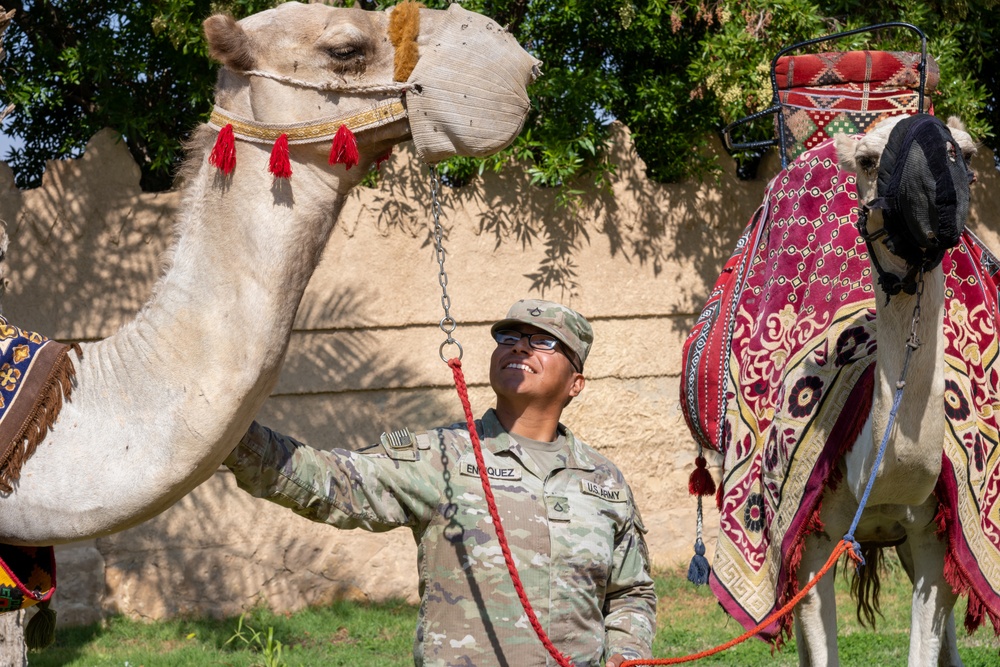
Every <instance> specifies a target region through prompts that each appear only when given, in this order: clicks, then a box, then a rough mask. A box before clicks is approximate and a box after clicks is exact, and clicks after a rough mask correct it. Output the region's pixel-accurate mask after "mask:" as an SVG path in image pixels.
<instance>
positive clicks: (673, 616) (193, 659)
mask: <svg viewBox="0 0 1000 667" xmlns="http://www.w3.org/2000/svg"><path fill="white" fill-rule="evenodd" d="M656 583H657V590H658V593H659V596H660V604H659V623H658V632H657V635H656V642H655V644H654V654H655V655H656V656H657V657H663V658H667V657H677V656H682V655H688V654H691V653H696V652H698V651H702V650H705V649H709V648H712V647H714V646H718V645H719V644H722V643H724V642H726V641H728V640H730V639H732V638H734V637H737V636H739V635H741V634H743V628H742V627H741V626H740V625H739V624H737V623H736V622H735V621H733V620H732V619H730V618H729V617H728V616H727V615H726V614H725V613H724V612H723V611H722V610H721V609H720V607H719V606H718V604H717V603H716V601H715V598H714V597H713V596H712V594H711V591H709V589H708V587H707V586H701V587H694V586H692V585H691V584H690V583H688V582H687V581H686V579H685V574H684V572H681V571H677V572H665V573H661V574H660V575H659V576H657V580H656ZM838 591H839V592H838V609H839V611H840V640H839V641H840V658H841V663H842V664H844V665H865V667H880V666H882V665H894V666H895V665H903V664H906V652H907V647H908V627H909V598H910V593H909V582H908V581H907V580H906V576H905V575H904V574H903V573H902V571H901V570H900V569H899V567H898V565H897V566H895V567H893V568H892V569H891V570H890V571H889V572H887V573H886V574H885V575H884V576H883V588H882V612H883V614H884V616H885V618H884V619H882V620H881V621H880V622H879V625H878V631H877V632H872V631H871V630H868V629H865V628H863V627H862V626H861V625H860V624H859V623H858V622H857V620H856V619H855V618H854V607H853V604H852V603H851V602H850V600H849V598H848V594H847V584H846V582H845V581H844V579H843V577H838ZM955 611H956V617H957V618H959V619H961V618H963V616H964V613H965V605H964V603H963V602H959V605H958V606H957V608H956V610H955ZM416 617H417V610H416V608H415V607H413V606H411V605H408V604H406V603H404V602H387V603H383V604H373V605H368V604H353V603H347V602H340V603H337V604H334V605H331V606H329V607H322V608H316V609H310V610H306V611H303V612H299V613H297V614H290V615H283V614H273V613H271V612H268V611H266V610H264V609H256V610H254V611H253V612H251V613H249V614H248V615H247V616H246V618H245V619H244V626H243V630H244V633H243V634H244V637H250V636H251V633H248V631H247V626H249V628H250V629H252V630H256V631H258V632H260V633H261V640H260V641H259V642H250V643H249V644H248V643H247V642H244V641H241V640H239V639H237V640H234V641H229V640H230V639H232V637H233V635H234V634H235V633H236V631H237V628H238V623H239V619H236V618H232V619H225V620H211V619H186V620H173V621H162V622H157V623H142V622H138V621H130V620H127V619H124V618H120V617H116V618H112V619H109V620H108V621H106V622H104V623H101V624H95V625H91V626H85V627H79V628H59V630H58V632H57V635H56V643H55V644H54V645H52V646H51V647H50V648H48V649H46V650H45V651H42V652H38V653H32V654H30V656H29V662H30V664H31V666H32V667H55V666H57V665H58V666H67V667H104V666H111V665H114V666H115V667H203V666H205V665H219V666H223V667H227V666H232V667H244V666H245V667H251V666H261V665H265V664H266V663H265V661H264V654H263V652H261V651H260V650H259V649H260V648H262V644H263V643H266V638H267V635H268V630H269V629H272V630H273V637H274V640H276V641H278V642H281V644H282V652H281V661H282V662H281V664H283V665H286V666H287V667H295V666H306V665H309V666H317V665H323V666H326V665H351V666H352V667H353V666H356V665H371V666H373V667H383V666H385V667H391V666H396V665H398V666H400V667H403V666H406V665H412V664H413V660H412V657H411V650H412V642H413V631H414V626H415V624H416ZM959 623H960V624H961V620H960V621H959ZM227 642H228V643H227ZM959 646H960V649H959V650H960V652H961V654H962V658H963V660H964V661H965V665H966V667H986V666H987V665H991V666H992V665H997V664H998V663H1000V642H998V640H997V639H996V638H995V637H994V636H993V632H992V630H991V629H990V628H981V629H980V630H979V631H978V632H977V633H976V634H975V635H972V636H971V637H969V636H968V635H966V634H965V631H964V630H963V629H962V628H961V627H960V628H959ZM254 648H256V649H258V650H252V649H254ZM797 663H798V661H797V659H796V652H795V642H794V640H793V641H791V642H789V644H788V645H787V646H786V647H785V648H784V649H783V650H782V651H781V652H777V653H775V654H774V655H772V654H771V649H770V647H769V646H768V645H766V644H764V643H763V642H761V641H759V640H749V641H747V642H744V643H743V644H740V645H738V646H736V647H734V648H732V649H730V650H728V651H725V652H724V653H721V654H717V655H715V656H713V657H711V658H706V659H703V660H699V661H698V662H697V663H690V664H699V665H734V666H735V665H739V666H740V667H754V666H758V665H759V666H764V665H767V666H768V667H771V666H781V665H796V664H797Z"/></svg>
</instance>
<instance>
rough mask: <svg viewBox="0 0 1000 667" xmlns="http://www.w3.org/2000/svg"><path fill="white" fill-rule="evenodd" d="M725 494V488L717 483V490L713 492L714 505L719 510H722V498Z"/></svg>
mask: <svg viewBox="0 0 1000 667" xmlns="http://www.w3.org/2000/svg"><path fill="white" fill-rule="evenodd" d="M725 495H726V492H725V490H724V489H723V487H722V485H721V484H719V490H718V491H716V492H715V507H716V509H718V510H719V511H720V512H721V511H722V498H723V496H725Z"/></svg>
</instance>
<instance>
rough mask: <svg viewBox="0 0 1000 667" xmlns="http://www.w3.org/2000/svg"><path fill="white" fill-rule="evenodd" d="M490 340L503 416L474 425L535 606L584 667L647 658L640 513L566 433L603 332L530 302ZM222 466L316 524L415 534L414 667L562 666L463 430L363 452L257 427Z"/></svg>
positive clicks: (617, 481) (605, 463)
mask: <svg viewBox="0 0 1000 667" xmlns="http://www.w3.org/2000/svg"><path fill="white" fill-rule="evenodd" d="M492 333H493V338H494V339H495V340H496V343H497V346H496V349H495V350H494V351H493V356H492V359H491V362H490V384H491V386H492V388H493V391H494V392H495V393H496V408H495V409H492V410H489V411H487V412H486V414H484V415H483V417H482V419H480V420H478V421H477V422H476V430H477V432H478V434H479V438H480V441H481V444H482V453H483V457H484V463H485V467H486V470H487V475H488V477H489V478H490V483H491V488H492V490H493V494H494V496H495V499H496V505H497V509H498V511H499V516H500V521H501V522H502V524H503V527H504V531H505V533H506V535H507V539H508V542H509V545H510V550H511V553H512V555H513V558H514V562H515V564H516V565H517V567H518V571H519V574H520V577H521V581H522V583H523V584H524V589H525V592H526V594H527V598H528V600H529V601H530V603H531V605H532V607H533V609H534V610H535V613H536V615H537V617H538V620H539V621H540V623H541V625H542V627H543V628H544V629H545V631H546V633H547V634H548V636H549V638H550V639H551V640H552V643H553V644H554V645H555V646H556V648H558V649H559V650H560V652H562V653H563V655H565V656H566V657H568V658H569V659H570V660H571V661H572V663H573V664H574V665H592V666H595V667H599V666H600V665H602V664H605V665H607V666H608V667H618V666H619V665H620V664H621V663H622V662H623V661H625V660H628V659H640V658H649V657H650V656H651V644H652V641H653V632H654V624H655V620H656V595H655V593H654V591H653V581H652V579H651V578H650V574H649V559H648V555H647V551H646V543H645V539H644V537H643V535H644V533H645V532H646V531H645V528H644V527H643V525H642V521H641V518H640V516H639V510H638V508H637V507H636V505H635V500H634V499H633V497H632V492H631V490H630V489H629V487H628V485H627V484H626V482H625V479H624V478H623V477H622V474H621V472H620V471H619V470H618V468H617V467H616V466H615V465H614V464H613V463H611V461H609V460H608V459H606V458H605V457H604V456H602V455H601V454H599V453H597V452H596V451H595V450H594V449H592V448H591V447H589V446H588V445H586V444H585V443H583V442H582V441H580V440H578V439H577V438H576V437H574V435H573V434H572V433H571V432H570V430H569V429H567V428H566V427H565V426H563V425H562V424H561V423H559V418H560V416H561V415H562V411H563V408H564V407H565V406H566V405H568V404H569V402H570V401H571V400H572V399H573V397H575V396H577V395H579V393H580V392H581V391H582V390H583V388H584V384H585V379H584V376H583V365H584V362H585V361H586V360H587V353H588V352H589V351H590V345H591V342H592V341H593V329H592V328H591V326H590V323H589V322H587V320H586V319H584V318H583V317H582V316H581V315H580V314H579V313H577V312H575V311H573V310H571V309H569V308H567V307H565V306H563V305H560V304H557V303H553V302H550V301H541V300H536V299H526V300H521V301H518V302H517V303H515V304H514V305H513V306H512V307H511V309H510V311H509V312H508V313H507V317H506V318H505V319H503V320H501V321H499V322H497V323H496V324H494V325H493V327H492ZM226 465H227V466H229V468H230V469H231V470H232V471H233V472H234V473H235V475H236V479H237V481H238V483H239V485H240V488H242V489H244V490H246V491H247V492H249V493H251V494H253V495H254V496H257V497H260V498H267V499H268V500H271V501H273V502H276V503H279V504H281V505H284V506H287V507H290V508H291V509H292V510H293V511H295V512H296V513H297V514H301V515H302V516H305V517H308V518H309V519H312V520H313V521H321V522H326V523H329V524H331V525H334V526H337V527H339V528H363V529H365V530H371V531H384V530H389V529H390V528H396V527H404V526H405V527H407V528H409V529H410V530H411V531H412V532H413V536H414V539H415V540H416V542H417V545H418V569H419V576H420V612H419V622H418V624H417V632H416V639H415V641H414V649H413V657H414V662H415V664H416V665H418V666H419V665H428V666H430V665H505V666H510V667H522V666H535V665H547V664H554V661H553V660H552V659H551V658H550V657H549V654H548V652H547V651H546V650H545V648H544V647H543V646H542V644H541V642H540V641H539V640H538V638H537V636H536V634H535V631H534V630H533V629H532V627H531V625H530V623H529V622H528V620H527V615H526V614H525V612H524V610H523V609H522V607H521V603H520V601H519V599H518V596H517V593H516V591H515V589H514V586H513V584H512V582H511V578H510V576H509V574H508V571H507V568H506V565H505V561H504V558H503V555H502V552H501V548H500V544H499V542H498V541H497V537H496V532H495V530H494V528H493V526H492V525H491V524H492V522H491V520H490V516H489V512H488V509H487V505H486V501H485V499H484V493H483V489H482V483H481V481H480V477H479V469H478V466H477V465H476V459H475V455H474V452H473V449H472V444H471V441H470V439H469V433H468V429H467V426H466V423H465V422H460V423H457V424H453V425H451V426H448V427H442V428H436V429H433V430H431V431H427V432H423V433H418V434H414V433H411V432H410V431H409V430H407V429H403V430H399V431H393V432H392V433H386V434H383V435H382V437H381V442H380V443H379V444H377V445H373V446H372V447H370V448H367V449H365V450H362V451H360V452H358V451H349V450H343V449H333V450H330V451H322V450H317V449H312V448H310V447H308V446H306V445H303V444H301V443H299V442H296V441H295V440H293V439H292V438H289V437H286V436H283V435H280V434H278V433H275V432H273V431H270V430H269V429H267V428H264V427H263V426H260V425H258V424H256V423H255V424H253V425H252V426H251V427H250V430H249V431H248V432H247V434H246V435H245V436H244V437H243V439H242V441H241V442H240V444H239V445H238V446H237V447H236V449H235V450H233V453H232V454H231V455H230V456H229V458H228V459H227V460H226Z"/></svg>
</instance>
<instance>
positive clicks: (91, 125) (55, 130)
mask: <svg viewBox="0 0 1000 667" xmlns="http://www.w3.org/2000/svg"><path fill="white" fill-rule="evenodd" d="M3 4H4V6H5V7H6V8H7V9H14V10H16V12H17V13H16V14H15V16H14V20H13V24H12V25H11V27H10V29H9V30H8V32H7V39H6V47H7V52H8V59H7V62H6V63H5V67H4V69H3V80H4V83H5V90H4V92H3V94H2V99H3V101H4V103H5V104H6V103H14V104H16V105H17V107H16V109H15V110H14V112H13V113H12V114H11V115H10V116H9V117H8V120H7V126H6V128H5V130H6V132H7V133H8V134H10V135H12V136H15V137H19V138H20V139H22V140H23V142H24V147H23V148H21V149H17V150H13V151H12V152H11V153H9V154H8V155H5V156H4V159H5V160H6V161H7V162H8V164H9V165H10V166H11V168H12V169H13V170H14V174H15V177H16V180H17V184H18V185H19V186H20V187H30V186H35V185H37V184H38V183H39V182H40V180H41V175H42V170H43V169H44V167H45V161H46V160H51V159H54V158H57V157H64V156H77V155H79V154H81V153H82V152H83V148H84V146H85V145H86V143H87V141H88V140H89V139H90V137H92V136H93V135H94V134H95V133H96V132H97V131H99V130H100V129H102V128H104V127H112V128H114V129H116V130H118V131H119V132H121V133H122V135H123V137H124V138H125V143H126V144H127V146H128V149H129V152H131V154H132V157H133V158H135V161H136V163H137V164H138V165H139V166H140V168H141V169H142V185H143V188H145V189H147V190H163V189H167V188H169V187H170V184H171V181H172V178H173V171H174V169H175V167H176V166H177V165H178V164H179V162H180V159H181V157H182V155H181V153H182V148H181V146H182V143H183V142H184V140H185V139H186V138H187V137H188V136H189V134H190V132H191V130H192V129H193V128H194V127H195V125H196V124H197V123H198V121H200V120H204V119H205V118H207V115H208V113H209V112H210V111H211V107H212V86H213V84H214V83H215V67H214V66H213V65H212V64H211V63H210V62H209V60H208V56H207V50H206V45H205V40H204V38H203V36H202V33H201V22H202V20H204V19H205V17H207V16H208V15H209V14H211V13H212V12H214V11H228V12H230V13H232V14H233V15H234V16H238V17H239V16H245V15H247V14H251V13H253V12H256V11H260V10H262V9H267V8H269V7H271V6H273V5H274V4H275V2H274V0H223V1H210V0H156V1H152V2H138V1H135V0H8V1H7V2H4V3H3Z"/></svg>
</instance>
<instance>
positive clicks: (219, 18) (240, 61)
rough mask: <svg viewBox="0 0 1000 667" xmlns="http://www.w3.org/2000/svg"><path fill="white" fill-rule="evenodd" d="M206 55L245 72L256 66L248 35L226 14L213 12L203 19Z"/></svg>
mask: <svg viewBox="0 0 1000 667" xmlns="http://www.w3.org/2000/svg"><path fill="white" fill-rule="evenodd" d="M202 25H203V26H204V28H205V38H206V39H207V40H208V55H210V56H211V57H212V58H213V59H215V60H217V61H219V62H220V63H222V64H223V65H225V66H226V67H229V68H231V69H235V70H238V71H240V72H245V71H247V70H251V69H254V67H256V64H257V63H256V60H255V59H254V55H253V49H252V48H251V44H250V37H249V36H248V35H247V34H246V32H244V31H243V28H242V27H241V26H240V24H239V23H237V22H236V19H234V18H233V17H232V16H229V15H228V14H215V15H213V16H209V17H208V18H207V19H205V23H204V24H202Z"/></svg>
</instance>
